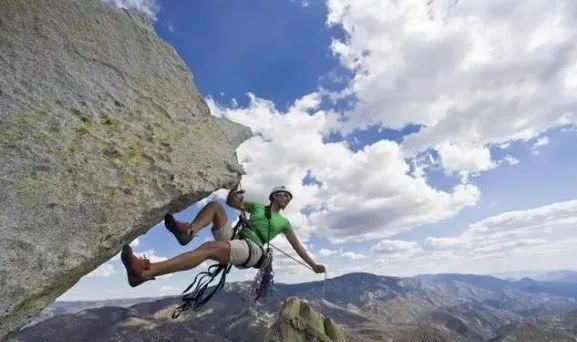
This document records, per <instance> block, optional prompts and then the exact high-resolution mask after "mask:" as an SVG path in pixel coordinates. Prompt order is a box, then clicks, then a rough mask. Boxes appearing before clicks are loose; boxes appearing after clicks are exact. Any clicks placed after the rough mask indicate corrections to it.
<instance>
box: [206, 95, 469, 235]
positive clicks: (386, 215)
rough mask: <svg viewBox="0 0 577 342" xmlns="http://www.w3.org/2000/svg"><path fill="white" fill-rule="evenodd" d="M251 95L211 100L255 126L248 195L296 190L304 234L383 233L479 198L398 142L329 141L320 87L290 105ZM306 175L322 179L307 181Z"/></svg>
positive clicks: (242, 150)
mask: <svg viewBox="0 0 577 342" xmlns="http://www.w3.org/2000/svg"><path fill="white" fill-rule="evenodd" d="M249 97H250V103H249V104H248V106H247V107H233V108H226V107H223V106H222V105H219V104H218V103H216V102H215V100H213V99H211V98H209V99H207V102H208V104H209V107H210V108H211V112H212V113H213V114H214V115H216V116H220V117H226V118H228V119H230V120H232V121H235V122H238V123H241V124H244V125H246V126H249V127H251V129H252V130H253V132H254V133H255V136H254V137H253V138H252V139H250V140H248V141H247V142H245V143H244V144H242V145H241V146H240V147H239V148H238V149H237V154H238V158H239V161H240V162H241V163H242V164H243V166H244V168H245V170H246V172H247V175H246V176H245V177H243V187H244V189H246V190H247V193H246V198H247V199H252V200H259V199H260V200H265V197H266V194H267V193H268V189H269V188H270V187H271V186H274V185H278V184H285V185H287V186H289V187H290V188H291V189H292V190H293V192H294V194H295V197H294V199H293V201H292V202H291V204H290V205H289V207H288V208H287V210H286V211H287V215H288V216H289V217H290V218H291V222H292V223H293V225H294V226H295V227H297V228H298V233H299V235H301V236H302V237H304V238H305V239H306V238H307V237H308V236H309V235H310V234H311V233H313V232H316V233H322V234H324V235H326V236H327V237H328V238H330V239H331V240H333V241H335V242H338V241H344V240H347V241H351V240H356V241H361V240H370V239H375V238H383V237H387V236H391V235H394V234H396V233H398V232H401V231H405V230H408V229H411V228H413V227H415V226H418V225H423V224H427V223H432V222H437V221H439V220H442V219H446V218H449V217H452V216H454V215H455V214H456V213H458V212H459V211H460V210H462V209H463V208H464V207H467V206H471V205H474V204H475V203H476V202H477V200H478V198H479V189H478V188H477V187H476V186H475V185H473V184H468V183H463V184H458V185H456V186H455V187H454V188H453V189H451V190H450V191H440V190H437V189H435V188H433V187H431V186H430V185H429V184H428V183H427V181H426V178H425V176H424V174H423V173H421V174H417V173H414V172H412V170H411V165H409V163H408V162H407V160H406V159H405V156H404V154H403V151H402V150H401V148H400V147H399V145H398V144H397V143H396V142H393V141H387V140H381V141H378V142H376V143H374V144H372V145H368V146H365V147H364V148H363V149H362V150H360V151H356V152H354V151H352V150H350V149H349V148H348V147H347V145H346V144H345V143H343V142H327V141H326V139H325V135H324V132H325V130H326V127H327V125H328V124H329V117H330V113H329V112H327V111H324V110H320V109H319V105H320V100H321V97H322V94H321V93H320V92H315V93H311V94H308V95H306V96H304V97H302V98H300V99H298V100H297V101H295V103H294V104H293V105H292V106H291V107H290V108H289V109H288V110H287V111H286V112H281V111H279V110H278V109H276V108H275V106H274V104H273V103H272V102H270V101H266V100H264V99H260V98H257V97H256V96H254V95H252V94H249ZM255 151H258V153H255ZM305 177H314V179H315V180H316V181H317V182H314V183H312V184H308V183H307V184H305V183H304V182H303V180H304V179H305Z"/></svg>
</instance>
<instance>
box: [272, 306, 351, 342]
mask: <svg viewBox="0 0 577 342" xmlns="http://www.w3.org/2000/svg"><path fill="white" fill-rule="evenodd" d="M265 340H266V341H267V342H308V341H319V342H333V341H334V342H345V341H346V338H345V334H344V332H343V330H342V328H341V327H339V326H338V325H337V324H335V322H333V321H332V320H331V319H330V318H329V317H324V316H323V315H322V314H320V313H318V312H317V311H315V310H314V309H313V308H312V307H311V306H310V305H309V304H308V303H307V302H305V301H302V300H300V299H299V298H298V297H289V298H287V300H286V301H285V302H284V304H283V306H282V309H281V312H280V314H279V317H278V320H277V321H276V322H275V323H274V324H273V325H272V326H271V328H270V333H269V335H268V336H267V338H266V339H265Z"/></svg>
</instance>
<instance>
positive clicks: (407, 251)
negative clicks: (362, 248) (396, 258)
mask: <svg viewBox="0 0 577 342" xmlns="http://www.w3.org/2000/svg"><path fill="white" fill-rule="evenodd" d="M418 250H419V245H418V243H417V242H414V241H403V240H389V239H384V240H381V241H379V242H378V243H377V244H376V245H374V246H373V247H371V252H374V253H377V254H387V255H396V254H398V255H412V254H414V253H416V252H417V251H418Z"/></svg>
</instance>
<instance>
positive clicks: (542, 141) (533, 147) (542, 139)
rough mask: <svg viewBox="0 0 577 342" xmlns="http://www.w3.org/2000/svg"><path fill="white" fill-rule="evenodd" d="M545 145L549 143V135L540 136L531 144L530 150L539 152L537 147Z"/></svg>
mask: <svg viewBox="0 0 577 342" xmlns="http://www.w3.org/2000/svg"><path fill="white" fill-rule="evenodd" d="M546 145H549V137H540V138H538V139H537V140H536V141H535V142H534V143H533V145H531V152H532V153H533V154H539V149H540V148H541V147H543V146H546Z"/></svg>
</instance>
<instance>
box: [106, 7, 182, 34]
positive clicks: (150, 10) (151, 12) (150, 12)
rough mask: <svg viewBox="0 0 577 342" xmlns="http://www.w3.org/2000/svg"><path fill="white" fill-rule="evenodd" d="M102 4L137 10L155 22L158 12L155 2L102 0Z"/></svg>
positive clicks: (158, 8)
mask: <svg viewBox="0 0 577 342" xmlns="http://www.w3.org/2000/svg"><path fill="white" fill-rule="evenodd" d="M104 2H107V3H109V4H112V5H114V6H116V7H120V8H125V9H133V10H137V11H139V12H141V13H143V14H145V15H146V16H148V17H149V18H151V19H152V20H156V14H157V13H158V11H159V10H160V5H159V4H158V2H157V1H156V0H104ZM171 26H172V25H171ZM169 30H170V26H169ZM171 32H173V31H171Z"/></svg>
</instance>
